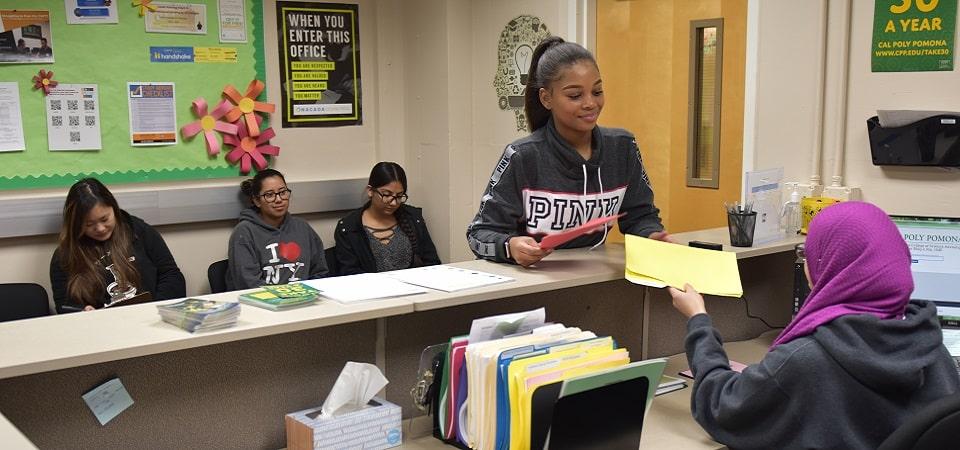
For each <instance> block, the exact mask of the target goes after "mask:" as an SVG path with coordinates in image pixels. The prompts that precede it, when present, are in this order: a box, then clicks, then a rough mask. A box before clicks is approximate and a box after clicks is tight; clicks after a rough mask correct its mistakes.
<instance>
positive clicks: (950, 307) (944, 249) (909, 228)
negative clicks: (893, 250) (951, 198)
mask: <svg viewBox="0 0 960 450" xmlns="http://www.w3.org/2000/svg"><path fill="white" fill-rule="evenodd" d="M890 218H891V219H892V220H893V222H894V223H895V224H896V225H897V228H899V229H900V234H902V235H903V239H904V240H905V241H907V245H908V246H909V247H910V259H911V262H912V264H911V265H910V267H911V271H912V272H913V284H914V289H913V295H911V297H910V298H911V299H915V300H931V301H933V302H934V303H936V305H937V314H938V315H939V316H940V317H941V319H944V318H950V319H955V320H957V321H960V219H956V218H946V217H918V216H890Z"/></svg>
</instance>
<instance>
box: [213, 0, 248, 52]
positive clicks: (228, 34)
mask: <svg viewBox="0 0 960 450" xmlns="http://www.w3.org/2000/svg"><path fill="white" fill-rule="evenodd" d="M243 6H244V5H243V0H218V2H217V14H218V16H219V17H220V42H221V43H227V42H241V43H242V42H247V17H246V12H245V11H244V9H243Z"/></svg>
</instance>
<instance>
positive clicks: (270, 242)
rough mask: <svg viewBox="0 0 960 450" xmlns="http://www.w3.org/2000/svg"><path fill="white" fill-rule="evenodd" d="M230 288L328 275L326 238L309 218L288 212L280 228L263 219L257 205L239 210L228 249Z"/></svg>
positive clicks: (251, 286) (228, 280)
mask: <svg viewBox="0 0 960 450" xmlns="http://www.w3.org/2000/svg"><path fill="white" fill-rule="evenodd" d="M227 259H228V261H229V262H228V265H227V288H228V289H230V290H236V289H249V288H254V287H259V286H263V285H268V284H286V283H289V282H291V281H298V280H309V279H313V278H322V277H324V276H326V275H327V261H326V259H324V254H323V241H321V240H320V236H317V232H316V231H313V228H311V227H310V224H309V223H307V221H305V220H303V219H301V218H299V217H293V216H291V215H290V214H287V215H286V217H284V219H283V223H281V224H280V227H279V228H277V227H274V226H273V225H269V224H267V223H266V222H264V221H263V218H261V217H260V213H259V212H258V211H257V209H256V208H247V209H245V210H243V212H241V213H240V223H238V224H237V226H236V228H234V229H233V234H231V235H230V244H229V248H228V250H227Z"/></svg>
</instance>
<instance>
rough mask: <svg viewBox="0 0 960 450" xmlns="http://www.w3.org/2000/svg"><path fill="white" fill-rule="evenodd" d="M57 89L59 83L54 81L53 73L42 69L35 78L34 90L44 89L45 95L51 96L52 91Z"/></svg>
mask: <svg viewBox="0 0 960 450" xmlns="http://www.w3.org/2000/svg"><path fill="white" fill-rule="evenodd" d="M55 87H57V82H56V81H54V79H53V71H50V72H47V71H46V70H43V69H40V73H38V74H37V75H34V76H33V88H34V89H43V95H50V90H51V89H53V88H55Z"/></svg>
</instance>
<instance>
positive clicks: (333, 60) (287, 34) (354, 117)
mask: <svg viewBox="0 0 960 450" xmlns="http://www.w3.org/2000/svg"><path fill="white" fill-rule="evenodd" d="M358 24H359V17H358V7H357V5H355V4H340V3H313V2H277V33H278V35H279V36H280V39H278V42H279V43H280V62H281V66H282V70H281V73H280V83H281V89H280V91H281V94H280V107H281V110H282V113H281V114H282V116H283V127H284V128H291V127H336V126H344V125H360V124H361V123H363V115H362V114H361V110H360V42H359V38H360V30H359V27H358Z"/></svg>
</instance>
